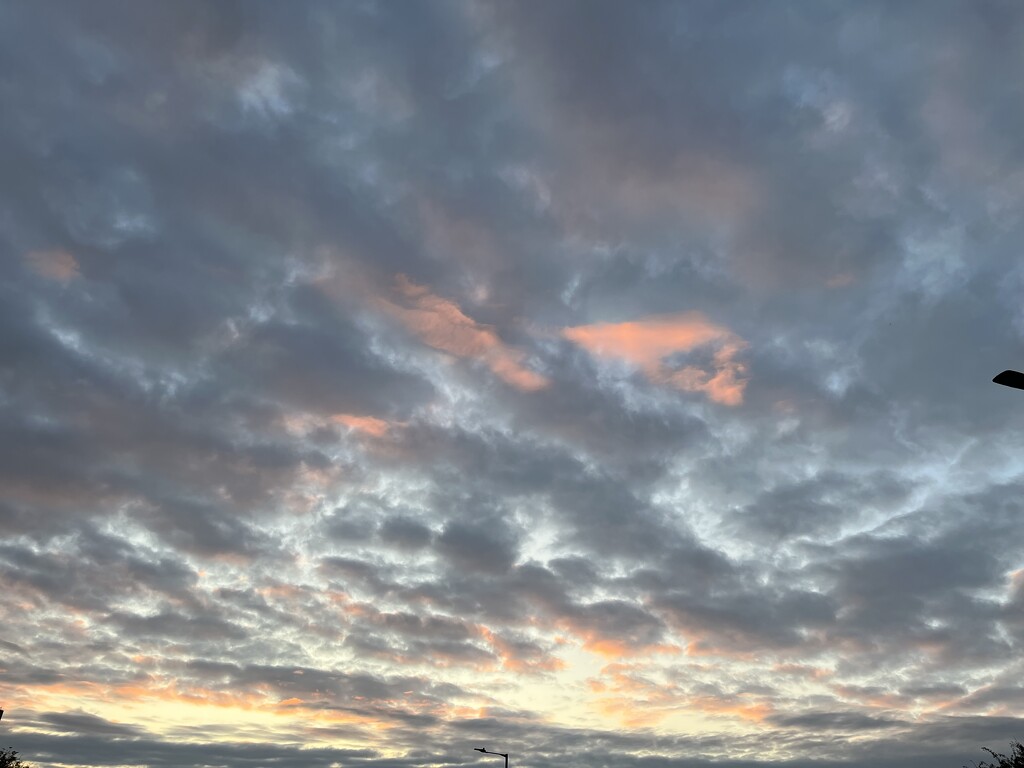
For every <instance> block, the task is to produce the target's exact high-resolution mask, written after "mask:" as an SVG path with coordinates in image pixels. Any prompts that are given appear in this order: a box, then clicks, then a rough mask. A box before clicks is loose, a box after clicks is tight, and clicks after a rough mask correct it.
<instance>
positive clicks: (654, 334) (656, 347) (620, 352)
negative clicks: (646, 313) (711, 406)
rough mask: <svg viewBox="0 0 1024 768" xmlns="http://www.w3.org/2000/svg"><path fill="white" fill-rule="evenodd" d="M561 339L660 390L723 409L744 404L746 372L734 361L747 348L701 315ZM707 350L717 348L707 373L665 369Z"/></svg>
mask: <svg viewBox="0 0 1024 768" xmlns="http://www.w3.org/2000/svg"><path fill="white" fill-rule="evenodd" d="M562 335H563V336H564V337H565V338H567V339H569V340H570V341H573V342H575V343H576V344H579V345H580V346H581V347H583V348H584V349H586V350H587V351H588V352H590V353H591V354H592V355H595V356H597V357H603V358H614V359H619V360H624V361H625V362H627V363H629V364H630V365H633V366H635V367H637V368H639V369H640V370H641V371H642V372H643V374H644V375H645V376H646V377H647V378H648V379H649V380H650V381H652V382H654V383H656V384H666V385H668V386H671V387H674V388H676V389H679V390H682V391H684V392H703V393H704V394H705V395H707V396H708V398H710V399H711V400H713V401H714V402H716V403H722V404H723V405H739V404H740V403H742V402H743V392H744V390H745V389H746V386H747V382H746V379H745V378H743V377H744V374H745V373H746V366H745V365H744V364H743V363H741V362H739V361H738V360H737V359H736V357H737V355H738V354H739V353H740V352H741V351H742V350H743V349H744V348H745V347H746V342H744V341H743V340H742V339H741V338H739V337H738V336H737V335H736V334H734V333H733V332H732V331H730V330H729V329H728V328H725V327H723V326H720V325H716V324H715V323H712V322H711V321H710V320H708V319H707V318H706V317H704V315H702V314H700V313H699V312H686V313H683V314H676V315H663V316H659V317H648V318H642V319H640V320H635V321H631V322H625V323H597V324H594V325H579V326H575V327H572V328H565V329H563V330H562ZM704 347H712V348H714V353H713V357H712V360H711V364H710V367H709V368H703V367H699V366H696V365H687V366H684V367H682V368H677V369H672V368H670V367H669V366H667V365H666V363H665V358H667V357H669V356H670V355H674V354H679V353H683V352H690V351H692V350H695V349H699V348H704Z"/></svg>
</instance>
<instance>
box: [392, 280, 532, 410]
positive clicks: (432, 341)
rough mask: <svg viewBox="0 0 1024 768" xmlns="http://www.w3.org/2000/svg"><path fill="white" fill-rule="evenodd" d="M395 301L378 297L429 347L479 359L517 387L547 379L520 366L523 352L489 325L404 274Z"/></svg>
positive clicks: (501, 377) (525, 387)
mask: <svg viewBox="0 0 1024 768" xmlns="http://www.w3.org/2000/svg"><path fill="white" fill-rule="evenodd" d="M396 286H397V293H398V300H397V301H396V302H392V301H389V300H387V299H380V300H379V306H381V307H382V308H383V309H384V310H385V311H386V312H388V314H390V315H392V316H393V317H396V318H397V319H398V320H399V321H400V322H401V323H402V324H403V325H404V326H405V327H406V328H407V329H408V330H410V331H411V332H412V333H414V334H416V336H418V337H419V339H420V340H421V341H422V342H423V343H424V344H426V345H427V346H429V347H433V348H434V349H437V350H440V351H442V352H446V353H448V354H450V355H454V356H455V357H461V358H466V359H475V360H480V361H482V362H483V363H484V364H485V365H487V367H488V368H490V369H491V371H492V372H493V373H494V374H495V375H496V376H497V377H498V378H500V379H502V380H503V381H505V382H506V383H508V384H511V385H512V386H513V387H516V388H517V389H522V390H525V391H533V390H537V389H542V388H543V387H546V386H547V385H548V380H547V379H546V378H544V377H543V376H541V375H540V374H539V373H536V372H535V371H531V370H530V369H529V368H527V367H526V366H525V365H523V358H524V357H525V356H524V354H523V353H522V352H521V351H519V350H517V349H514V348H513V347H510V346H509V345H507V344H505V342H503V341H502V340H501V338H500V337H499V336H498V334H497V333H496V332H495V331H494V329H493V328H492V327H491V326H488V325H483V324H481V323H478V322H476V321H475V320H473V318H471V317H468V316H467V315H466V314H465V313H463V311H462V310H461V309H460V308H459V306H458V304H456V303H455V302H453V301H451V300H450V299H445V298H442V297H440V296H437V295H436V294H434V293H431V292H430V290H429V289H428V288H427V287H426V286H422V285H417V284H416V283H413V282H412V281H411V280H409V279H408V278H407V277H406V276H405V275H399V276H398V277H397V279H396Z"/></svg>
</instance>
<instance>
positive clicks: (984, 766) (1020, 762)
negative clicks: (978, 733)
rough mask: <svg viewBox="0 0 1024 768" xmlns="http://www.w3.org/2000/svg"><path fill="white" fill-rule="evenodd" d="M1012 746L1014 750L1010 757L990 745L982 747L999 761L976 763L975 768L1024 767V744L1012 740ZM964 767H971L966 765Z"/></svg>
mask: <svg viewBox="0 0 1024 768" xmlns="http://www.w3.org/2000/svg"><path fill="white" fill-rule="evenodd" d="M1010 747H1011V748H1012V751H1011V752H1010V755H1009V757H1007V756H1006V755H1003V754H1000V753H999V752H994V751H992V750H991V749H989V748H988V747H982V749H984V750H985V751H986V752H988V753H989V754H990V755H992V757H994V758H995V759H996V760H997V761H998V762H995V763H975V768H1024V744H1021V743H1020V742H1019V741H1011V742H1010ZM964 768H969V767H968V766H964Z"/></svg>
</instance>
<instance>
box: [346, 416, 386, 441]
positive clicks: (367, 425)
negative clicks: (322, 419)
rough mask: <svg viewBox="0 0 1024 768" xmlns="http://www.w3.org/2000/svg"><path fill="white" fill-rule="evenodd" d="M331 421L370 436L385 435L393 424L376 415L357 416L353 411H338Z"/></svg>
mask: <svg viewBox="0 0 1024 768" xmlns="http://www.w3.org/2000/svg"><path fill="white" fill-rule="evenodd" d="M331 421H333V422H334V423H336V424H341V425H342V426H345V427H348V428H349V429H351V430H353V431H355V432H360V433H362V434H365V435H369V436H370V437H384V435H386V434H387V432H388V430H389V429H390V428H391V424H390V423H389V422H387V421H385V420H384V419H378V418H376V417H375V416H356V415H354V414H351V413H336V414H334V415H333V416H331Z"/></svg>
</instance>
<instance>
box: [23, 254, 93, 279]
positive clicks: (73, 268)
mask: <svg viewBox="0 0 1024 768" xmlns="http://www.w3.org/2000/svg"><path fill="white" fill-rule="evenodd" d="M25 263H26V264H27V265H28V266H29V268H30V269H31V270H32V271H33V272H35V273H36V274H38V275H40V276H41V277H45V278H47V279H49V280H56V281H58V282H61V283H67V282H70V281H71V280H73V279H75V278H76V277H81V276H82V274H81V271H80V270H79V268H78V261H77V260H76V259H75V257H74V256H72V255H71V254H70V253H68V252H67V251H64V250H59V249H57V250H52V251H31V252H30V253H27V254H25Z"/></svg>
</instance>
